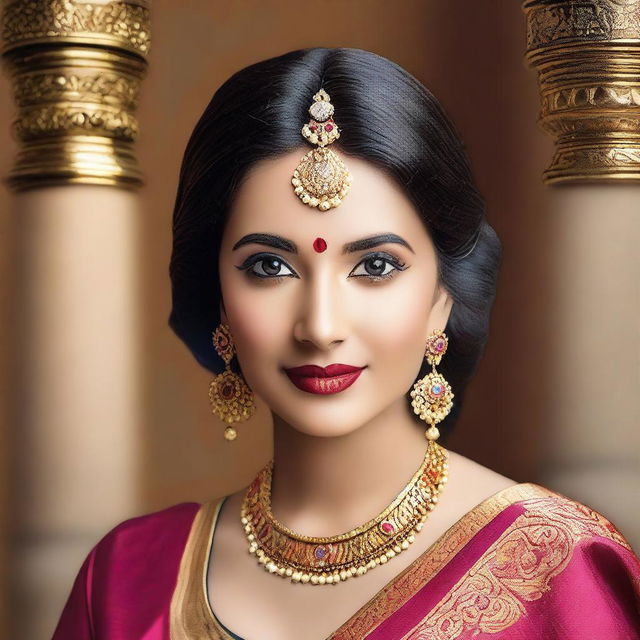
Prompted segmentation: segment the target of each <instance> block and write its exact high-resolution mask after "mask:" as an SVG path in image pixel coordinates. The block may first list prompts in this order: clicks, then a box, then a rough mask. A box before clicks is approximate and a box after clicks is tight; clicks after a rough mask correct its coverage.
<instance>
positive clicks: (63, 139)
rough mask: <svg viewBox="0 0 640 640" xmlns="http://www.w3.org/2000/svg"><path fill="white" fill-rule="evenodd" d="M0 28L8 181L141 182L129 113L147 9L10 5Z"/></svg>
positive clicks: (142, 64) (140, 67) (141, 69)
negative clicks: (8, 88) (6, 90)
mask: <svg viewBox="0 0 640 640" xmlns="http://www.w3.org/2000/svg"><path fill="white" fill-rule="evenodd" d="M3 27H4V32H3V39H4V45H3V58H4V61H5V64H6V66H7V68H8V71H9V74H10V76H11V79H12V82H13V86H14V91H15V100H16V105H17V107H18V109H19V111H18V115H17V118H16V120H15V121H14V123H13V132H14V135H15V137H16V139H17V140H18V142H19V143H20V151H19V153H18V157H17V159H16V163H15V166H14V168H13V170H12V171H11V173H10V174H9V176H8V183H9V185H10V186H11V187H12V188H14V189H16V190H21V189H25V188H30V187H35V186H43V185H57V184H74V183H80V184H101V185H118V186H126V187H135V186H138V185H140V184H141V182H142V175H141V173H140V170H139V168H138V165H137V162H136V158H135V155H134V152H133V142H134V141H135V139H136V136H137V133H138V123H137V121H136V118H135V116H134V113H135V110H136V107H137V101H138V93H139V90H140V83H141V80H142V78H143V76H144V73H145V70H146V61H145V54H146V53H147V51H148V48H149V10H148V7H147V3H146V2H143V1H141V0H133V1H131V0H130V1H126V2H108V3H100V2H85V3H79V2H64V3H62V2H52V1H51V0H17V1H15V0H14V1H9V2H7V3H6V5H5V8H4V15H3Z"/></svg>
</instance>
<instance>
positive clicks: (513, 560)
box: [53, 483, 640, 640]
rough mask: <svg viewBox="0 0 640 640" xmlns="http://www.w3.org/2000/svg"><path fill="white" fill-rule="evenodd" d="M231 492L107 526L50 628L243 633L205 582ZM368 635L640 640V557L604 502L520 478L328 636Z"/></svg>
mask: <svg viewBox="0 0 640 640" xmlns="http://www.w3.org/2000/svg"><path fill="white" fill-rule="evenodd" d="M223 500H224V499H220V500H216V501H213V502H210V503H206V504H204V505H199V504H196V503H184V504H179V505H176V506H174V507H171V508H169V509H166V510H164V511H160V512H158V513H154V514H151V515H147V516H142V517H139V518H134V519H132V520H127V521H126V522H123V523H122V524H120V525H118V526H117V527H116V528H115V529H113V530H112V531H111V532H109V533H108V534H107V535H106V536H105V537H104V538H103V539H102V540H101V541H100V542H99V543H98V544H97V545H96V546H95V547H94V549H93V550H92V551H91V552H90V554H89V555H88V557H87V559H86V560H85V562H84V564H83V565H82V568H81V569H80V572H79V574H78V576H77V578H76V581H75V583H74V585H73V589H72V591H71V595H70V596H69V600H68V601H67V604H66V606H65V608H64V611H63V613H62V616H61V618H60V622H59V624H58V627H57V629H56V631H55V633H54V636H53V638H54V640H90V639H91V640H211V639H217V640H219V639H224V640H230V639H233V638H240V636H237V635H235V634H233V632H231V631H230V630H229V629H226V627H224V626H223V625H222V624H221V623H220V621H218V619H217V618H216V617H215V615H214V614H213V611H212V609H211V606H210V603H209V602H208V598H207V593H206V586H205V585H206V580H205V577H206V570H207V563H208V559H209V553H210V550H211V543H212V539H213V534H214V531H215V524H216V521H217V517H218V513H219V512H220V507H221V505H222V502H223ZM302 588H308V587H302ZM336 588H339V585H338V587H336ZM361 638H367V639H368V640H395V639H398V640H400V639H402V640H454V639H455V640H458V639H459V640H470V639H471V638H473V639H474V640H482V639H487V640H489V639H491V640H506V639H509V640H533V639H539V638H540V639H544V640H559V639H562V640H576V639H580V640H639V639H640V562H639V560H638V558H637V557H636V556H635V555H634V553H633V551H632V550H631V548H630V547H629V544H628V543H627V542H626V541H625V539H624V538H623V537H622V535H621V534H620V533H619V532H618V531H617V530H616V528H615V527H614V526H613V525H612V524H611V523H610V522H609V521H608V520H606V519H605V518H604V517H603V516H601V515H600V514H599V513H597V512H596V511H593V510H592V509H589V508H588V507H585V506H583V505H581V504H579V503H577V502H574V501H573V500H570V499H568V498H565V497H563V496H561V495H559V494H557V493H554V492H551V491H549V490H547V489H544V488H543V487H540V486H538V485H534V484H530V483H525V484H519V485H516V486H514V487H510V488H508V489H505V490H504V491H501V492H500V493H497V494H496V495H494V496H492V497H490V498H488V499H487V500H485V501H484V502H482V503H481V504H479V505H478V506H477V507H475V508H474V509H473V510H471V511H470V512H469V513H467V514H466V515H465V516H463V517H462V518H461V519H460V520H459V521H458V522H456V523H455V524H454V525H453V526H452V527H451V528H450V529H449V530H448V531H447V532H446V533H445V534H443V535H442V536H441V537H440V538H439V539H438V540H437V541H436V542H435V543H434V544H433V545H432V546H431V547H430V548H429V549H428V550H427V551H425V552H424V553H423V554H422V555H421V556H419V557H418V558H417V559H416V560H415V561H414V562H413V563H412V564H410V565H409V566H408V567H407V568H406V569H405V570H404V571H403V572H402V573H400V574H399V575H398V576H396V577H395V578H394V579H393V580H391V582H389V583H388V584H387V585H386V586H385V587H384V588H383V589H382V590H381V591H380V592H378V593H377V594H376V595H375V596H374V597H373V598H372V599H371V600H370V601H369V602H368V603H367V604H365V605H364V606H363V607H362V608H361V609H360V610H359V611H357V612H356V613H355V614H354V615H353V616H352V617H351V618H350V619H349V620H347V621H346V622H345V623H344V624H343V625H342V626H341V627H340V628H339V629H337V630H336V631H335V632H333V633H332V634H331V635H330V636H329V638H328V639H327V640H329V639H330V640H356V639H361Z"/></svg>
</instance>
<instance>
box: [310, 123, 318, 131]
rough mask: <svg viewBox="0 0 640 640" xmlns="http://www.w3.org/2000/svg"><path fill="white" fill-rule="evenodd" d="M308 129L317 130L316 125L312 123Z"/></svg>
mask: <svg viewBox="0 0 640 640" xmlns="http://www.w3.org/2000/svg"><path fill="white" fill-rule="evenodd" d="M309 129H311V131H317V129H318V127H316V125H315V124H312V125H311V126H310V127H309Z"/></svg>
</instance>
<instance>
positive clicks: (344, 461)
mask: <svg viewBox="0 0 640 640" xmlns="http://www.w3.org/2000/svg"><path fill="white" fill-rule="evenodd" d="M425 430H426V425H425V429H421V428H420V426H419V425H417V424H416V422H415V420H414V419H413V418H412V416H411V415H410V413H409V411H408V409H407V407H406V402H405V400H404V398H401V399H400V401H399V402H398V403H396V404H394V405H392V406H391V407H389V409H387V410H386V411H384V412H383V413H382V414H380V415H378V416H376V417H375V418H374V419H372V420H371V421H370V422H367V423H366V424H364V425H362V426H361V427H359V428H358V429H356V430H354V431H352V432H351V433H349V434H347V435H343V436H336V437H318V436H311V435H307V434H304V433H301V432H300V431H298V430H296V429H295V428H293V427H292V426H291V425H290V424H288V423H286V422H285V421H283V420H282V419H280V418H279V417H278V416H275V415H274V467H273V478H272V486H271V511H272V513H273V515H274V517H275V518H276V519H277V520H279V521H280V522H281V523H282V524H284V525H285V526H287V527H289V528H290V529H292V530H293V531H295V532H296V533H298V534H301V535H310V536H333V535H338V534H341V533H345V532H346V531H349V530H350V529H353V528H355V527H357V526H359V525H361V524H363V523H364V522H366V521H368V520H370V519H371V518H374V517H375V516H377V515H378V514H379V513H380V512H381V511H382V510H383V509H384V508H385V507H387V506H388V505H389V504H390V503H391V502H392V501H393V499H394V498H395V497H396V496H397V495H398V494H399V493H400V492H401V491H402V489H403V488H404V487H405V486H406V484H407V483H408V482H409V480H410V479H411V477H412V476H413V474H414V473H415V472H416V470H417V469H418V467H419V466H420V465H421V464H422V461H423V460H424V455H425V452H426V450H427V441H426V439H425V437H424V431H425Z"/></svg>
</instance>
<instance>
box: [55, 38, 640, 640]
mask: <svg viewBox="0 0 640 640" xmlns="http://www.w3.org/2000/svg"><path fill="white" fill-rule="evenodd" d="M499 257H500V245H499V241H498V238H497V237H496V234H495V232H494V231H493V229H492V228H491V227H490V226H489V224H488V223H487V221H486V219H485V212H484V205H483V202H482V200H481V198H480V196H479V195H478V193H477V191H476V189H475V187H474V185H473V181H472V177H471V174H470V170H469V166H468V163H467V159H466V157H465V154H464V151H463V148H462V144H461V143H460V141H459V140H458V138H457V137H456V135H455V133H454V131H453V128H452V126H451V124H450V123H449V121H448V120H447V118H446V116H445V114H444V113H443V112H442V110H441V108H440V106H439V105H438V103H437V102H436V100H435V99H434V97H433V96H432V95H431V94H430V93H429V92H428V91H427V90H426V89H425V88H424V87H423V86H422V85H421V84H420V83H419V82H418V81H417V80H416V79H415V78H413V77H412V76H410V75H409V74H408V73H407V72H406V71H404V70H403V69H401V68H400V67H398V66H397V65H395V64H393V63H392V62H389V61H388V60H386V59H384V58H381V57H379V56H376V55H374V54H372V53H368V52H365V51H361V50H356V49H320V48H318V49H308V50H303V51H294V52H291V53H289V54H286V55H283V56H280V57H277V58H273V59H270V60H266V61H264V62H261V63H258V64H255V65H253V66H251V67H248V68H246V69H243V70H242V71H240V72H238V73H237V74H235V75H234V76H233V77H232V78H230V79H229V80H228V81H227V82H226V83H225V84H224V85H223V86H222V87H221V88H220V89H219V90H218V91H217V92H216V94H215V95H214V97H213V99H212V101H211V103H210V104H209V106H208V107H207V109H206V110H205V113H204V114H203V116H202V118H201V119H200V121H199V123H198V125H197V126H196V128H195V131H194V132H193V135H192V137H191V139H190V141H189V144H188V146H187V150H186V153H185V157H184V162H183V166H182V171H181V175H180V185H179V189H178V195H177V201H176V206H175V213H174V245H173V255H172V260H171V278H172V284H173V305H174V306H173V311H172V314H171V318H170V324H171V327H172V328H173V329H174V331H175V332H176V333H177V334H178V336H180V337H181V338H182V339H183V340H184V342H185V343H186V344H187V346H188V347H189V348H190V349H191V351H192V352H193V354H194V355H195V357H196V359H197V360H198V362H199V363H200V364H202V365H203V366H205V367H206V368H208V369H209V370H211V371H212V372H214V373H215V374H216V376H215V378H214V380H213V382H212V384H211V389H210V398H211V402H212V408H213V411H214V413H216V414H217V415H218V416H220V417H221V418H222V419H223V420H225V421H226V422H227V423H228V426H227V428H226V430H225V437H226V438H227V440H228V441H229V445H228V446H233V440H234V439H235V438H236V437H238V438H246V437H250V436H249V431H250V429H247V428H245V427H244V426H243V422H244V421H245V420H246V419H248V418H249V417H250V416H251V415H252V413H253V410H254V407H255V398H257V397H260V398H261V400H262V401H264V402H265V403H266V404H267V405H268V407H269V408H270V409H271V412H272V415H273V422H274V458H273V461H272V463H273V464H272V465H271V464H268V465H267V466H266V467H265V468H264V469H262V470H260V472H259V473H258V474H257V475H256V477H255V479H254V480H253V482H252V483H251V484H250V485H249V487H245V488H243V489H241V490H240V491H238V492H237V493H234V494H232V495H229V496H225V497H223V498H220V499H216V500H212V501H211V502H210V503H207V504H204V505H199V504H194V503H185V504H179V505H176V506H174V507H171V508H169V509H166V510H164V511H161V512H159V513H155V514H151V515H148V516H143V517H140V518H136V519H133V520H129V521H126V522H124V523H122V524H121V525H119V526H118V527H116V528H115V529H114V530H113V531H111V532H110V533H108V534H107V535H106V536H105V538H103V540H101V541H100V542H99V543H98V544H97V545H96V547H95V548H94V549H93V550H92V552H91V553H90V554H89V556H88V558H87V560H86V561H85V563H84V565H83V567H82V569H81V571H80V573H79V575H78V578H77V579H76V582H75V585H74V587H73V590H72V593H71V596H70V598H69V601H68V603H67V605H66V608H65V610H64V612H63V614H62V618H61V620H60V623H59V626H58V629H57V631H56V634H55V636H54V637H55V638H56V640H61V639H62V638H81V639H83V640H84V639H87V638H100V639H113V640H115V639H117V640H133V639H134V638H136V639H139V638H144V639H145V640H160V639H163V640H165V639H169V638H171V639H173V640H186V639H187V638H190V639H191V638H197V639H204V638H246V639H249V638H251V639H253V638H259V639H260V640H263V639H264V640H266V639H271V638H278V639H279V640H282V639H288V638H296V639H300V638H308V639H315V638H327V637H330V638H332V639H334V640H337V639H343V638H350V639H354V638H365V637H366V638H371V639H374V638H375V639H393V638H403V639H408V638H411V639H413V638H415V639H417V638H429V639H447V640H450V639H453V638H471V637H474V638H475V637H481V638H482V637H487V638H488V637H491V638H523V639H524V638H563V639H564V638H567V639H568V638H587V637H588V638H594V639H596V638H597V639H603V640H604V639H607V640H612V639H614V638H616V639H623V638H625V639H627V638H639V637H640V631H639V626H640V623H639V620H640V616H639V614H638V595H639V586H638V585H639V580H640V567H639V564H638V560H637V558H636V557H635V556H634V554H633V552H632V551H631V549H630V547H629V545H628V544H627V543H626V541H625V540H624V538H623V537H622V536H621V535H620V533H619V532H618V531H617V530H616V529H615V528H614V527H613V526H612V525H611V524H610V523H609V522H608V521H607V520H606V519H605V518H604V517H602V516H601V515H600V514H598V513H596V512H594V511H593V510H591V509H589V508H587V507H584V506H582V505H580V504H578V503H576V502H574V501H572V500H570V499H568V498H565V497H562V496H560V495H558V494H555V493H553V492H552V491H549V490H547V489H544V488H542V487H539V486H537V485H534V484H530V483H524V484H517V483H516V482H514V481H513V480H511V479H509V478H505V477H503V476H500V475H498V474H496V473H494V472H493V471H491V470H489V469H487V468H485V467H482V466H480V465H478V464H476V463H474V462H472V461H471V460H469V459H466V458H464V457H463V456H460V455H458V454H456V453H454V452H451V451H449V452H448V451H447V450H446V449H445V448H444V447H443V446H442V445H441V444H440V443H439V435H440V431H443V433H444V434H445V435H446V432H447V431H448V430H449V428H450V426H451V424H453V422H455V419H456V417H457V415H458V413H459V411H460V407H461V402H462V398H463V393H464V389H465V385H466V384H467V382H468V380H469V378H470V376H471V374H472V372H473V370H474V368H475V367H476V365H477V363H478V360H479V358H480V355H481V352H482V350H483V347H484V344H485V341H486V338H487V334H488V321H489V313H490V309H491V305H492V302H493V298H494V293H495V284H496V278H497V269H498V263H499ZM454 398H455V399H454ZM425 436H426V438H425ZM445 485H446V486H445ZM427 516H428V518H427ZM247 549H248V550H249V552H247ZM312 587H314V588H312Z"/></svg>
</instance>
